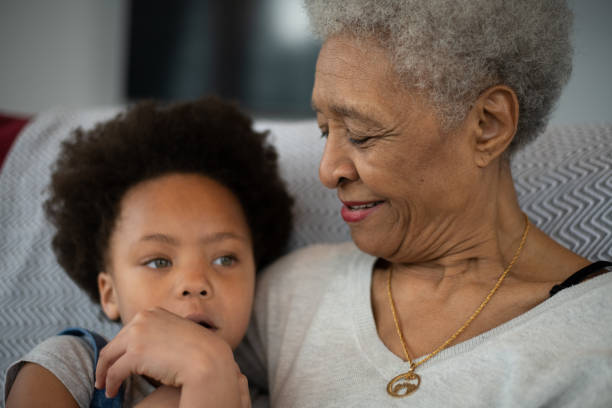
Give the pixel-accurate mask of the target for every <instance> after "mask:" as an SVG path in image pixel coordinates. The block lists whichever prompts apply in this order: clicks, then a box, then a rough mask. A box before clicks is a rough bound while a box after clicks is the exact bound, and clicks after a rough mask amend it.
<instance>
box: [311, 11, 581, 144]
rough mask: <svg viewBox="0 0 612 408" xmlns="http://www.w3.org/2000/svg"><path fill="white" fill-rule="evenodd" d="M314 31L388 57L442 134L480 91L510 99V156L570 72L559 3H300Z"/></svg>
mask: <svg viewBox="0 0 612 408" xmlns="http://www.w3.org/2000/svg"><path fill="white" fill-rule="evenodd" d="M305 6H306V11H307V13H308V15H309V17H310V22H311V24H312V26H313V29H314V32H315V34H316V35H318V36H319V37H320V38H321V39H323V40H325V39H327V38H328V37H330V36H333V35H336V34H342V33H348V34H350V35H352V36H355V37H356V38H358V39H359V38H372V39H374V40H376V41H377V42H378V43H379V44H381V46H383V47H385V48H387V49H388V50H389V55H390V58H391V59H392V61H393V63H394V65H395V68H396V71H397V73H398V74H399V75H400V78H401V79H402V81H403V83H404V85H405V86H407V87H408V88H411V89H416V90H418V91H420V92H422V93H424V94H425V95H426V96H427V97H428V98H429V100H430V101H431V102H432V103H433V105H434V106H435V107H436V108H437V109H438V111H439V113H440V117H441V121H442V123H443V125H444V127H445V128H447V129H450V128H452V127H453V126H455V125H458V124H459V123H460V121H461V120H462V119H464V117H465V115H466V114H467V112H468V111H469V109H470V107H471V104H472V103H473V102H474V101H475V100H476V99H477V97H478V95H480V93H481V92H483V91H484V90H485V89H487V88H489V87H491V86H494V85H499V84H503V85H506V86H509V87H510V88H512V89H513V90H514V92H515V93H516V94H517V97H518V100H519V106H520V107H519V124H518V129H517V134H516V136H515V138H514V141H513V142H512V145H511V146H510V149H509V150H510V151H515V150H516V149H517V147H519V146H522V145H524V144H526V143H528V142H529V141H531V140H533V139H534V138H535V137H536V136H537V135H538V134H539V133H541V132H542V131H543V130H544V128H545V127H546V124H547V122H548V118H549V115H550V113H551V112H552V110H553V108H554V105H555V103H556V102H557V100H558V98H559V96H560V94H561V90H562V88H563V86H564V85H565V84H566V83H567V81H568V79H569V76H570V73H571V70H572V46H571V43H570V30H571V25H572V13H571V11H570V10H569V8H568V6H567V4H566V1H565V0H510V1H509V0H463V1H462V0H305Z"/></svg>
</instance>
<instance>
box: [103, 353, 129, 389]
mask: <svg viewBox="0 0 612 408" xmlns="http://www.w3.org/2000/svg"><path fill="white" fill-rule="evenodd" d="M132 372H133V367H132V362H131V361H130V360H129V358H127V357H126V356H125V355H124V356H122V357H120V358H119V359H117V360H116V361H115V362H114V363H113V364H112V365H111V366H110V367H109V368H108V370H107V372H106V381H105V385H106V396H107V397H109V398H112V397H114V396H115V395H117V392H118V391H119V387H121V383H122V382H123V380H125V379H126V378H128V377H129V376H130V374H131V373H132Z"/></svg>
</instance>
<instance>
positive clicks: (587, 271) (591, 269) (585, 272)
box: [550, 261, 612, 296]
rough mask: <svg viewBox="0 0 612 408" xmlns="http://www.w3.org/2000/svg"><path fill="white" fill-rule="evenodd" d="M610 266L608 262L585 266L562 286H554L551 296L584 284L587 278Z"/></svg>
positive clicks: (611, 263)
mask: <svg viewBox="0 0 612 408" xmlns="http://www.w3.org/2000/svg"><path fill="white" fill-rule="evenodd" d="M610 266H612V262H607V261H597V262H594V263H592V264H590V265H588V266H585V267H584V268H582V269H580V270H579V271H578V272H576V273H574V274H573V275H572V276H570V277H569V278H567V279H566V280H564V281H563V282H561V283H560V284H558V285H555V286H553V287H552V289H551V290H550V296H553V295H554V294H555V293H557V292H559V291H560V290H563V289H566V288H569V287H570V286H574V285H576V284H578V283H580V282H582V281H583V280H585V279H586V278H588V277H589V275H591V274H592V273H595V272H597V271H600V270H602V269H603V268H607V267H610Z"/></svg>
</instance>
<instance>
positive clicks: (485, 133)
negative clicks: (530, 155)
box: [472, 85, 519, 167]
mask: <svg viewBox="0 0 612 408" xmlns="http://www.w3.org/2000/svg"><path fill="white" fill-rule="evenodd" d="M472 110H473V111H472V113H473V114H474V115H475V117H476V118H477V120H478V124H477V131H476V137H475V148H476V151H475V158H476V165H478V166H479V167H486V166H488V165H489V163H491V161H493V160H494V159H496V158H497V157H499V156H500V155H501V154H502V153H503V152H504V151H505V150H506V149H507V148H508V146H509V145H510V142H512V139H514V135H515V134H516V128H517V125H518V117H519V103H518V98H517V97H516V94H515V93H514V91H513V90H512V89H511V88H509V87H507V86H505V85H496V86H494V87H491V88H489V89H487V90H486V91H484V92H483V93H482V94H481V95H480V96H479V97H478V99H477V101H476V103H475V104H474V107H473V108H472Z"/></svg>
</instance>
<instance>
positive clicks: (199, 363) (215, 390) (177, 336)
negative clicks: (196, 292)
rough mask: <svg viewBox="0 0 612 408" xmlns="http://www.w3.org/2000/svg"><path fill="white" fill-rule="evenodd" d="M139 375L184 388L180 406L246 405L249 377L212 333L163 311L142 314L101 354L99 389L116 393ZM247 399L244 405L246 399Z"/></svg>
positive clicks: (227, 347)
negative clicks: (126, 382)
mask: <svg viewBox="0 0 612 408" xmlns="http://www.w3.org/2000/svg"><path fill="white" fill-rule="evenodd" d="M130 374H139V375H145V376H147V377H149V378H152V379H154V380H157V381H159V382H160V383H162V384H165V385H169V386H172V387H177V388H181V401H180V406H181V407H195V406H205V407H241V408H243V407H248V406H250V400H249V393H248V385H246V377H244V376H243V375H242V374H241V373H240V369H239V368H238V365H237V364H236V362H235V360H234V355H233V353H232V349H231V347H230V346H229V345H228V344H227V343H226V342H225V341H224V340H223V339H221V338H220V337H219V336H216V335H215V334H214V333H213V332H212V331H210V330H208V329H206V328H204V327H202V326H200V325H198V324H196V323H194V322H192V321H190V320H187V319H183V318H181V317H180V316H177V315H175V314H173V313H170V312H168V311H166V310H163V309H159V308H158V309H153V310H148V311H145V312H139V313H138V314H137V315H136V316H134V318H133V319H132V320H131V321H130V322H129V323H128V324H127V325H126V326H124V327H123V328H122V329H121V331H120V332H119V333H118V334H117V336H115V338H114V339H113V340H112V341H110V342H109V343H108V344H107V345H106V347H104V348H103V349H102V351H101V352H100V357H99V359H98V365H97V368H96V384H95V385H96V388H99V389H101V388H104V387H106V393H107V395H108V396H114V395H116V393H117V391H118V389H119V387H120V385H121V383H122V382H123V381H124V380H125V379H126V378H127V377H128V376H129V375H130ZM245 400H246V401H245Z"/></svg>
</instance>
